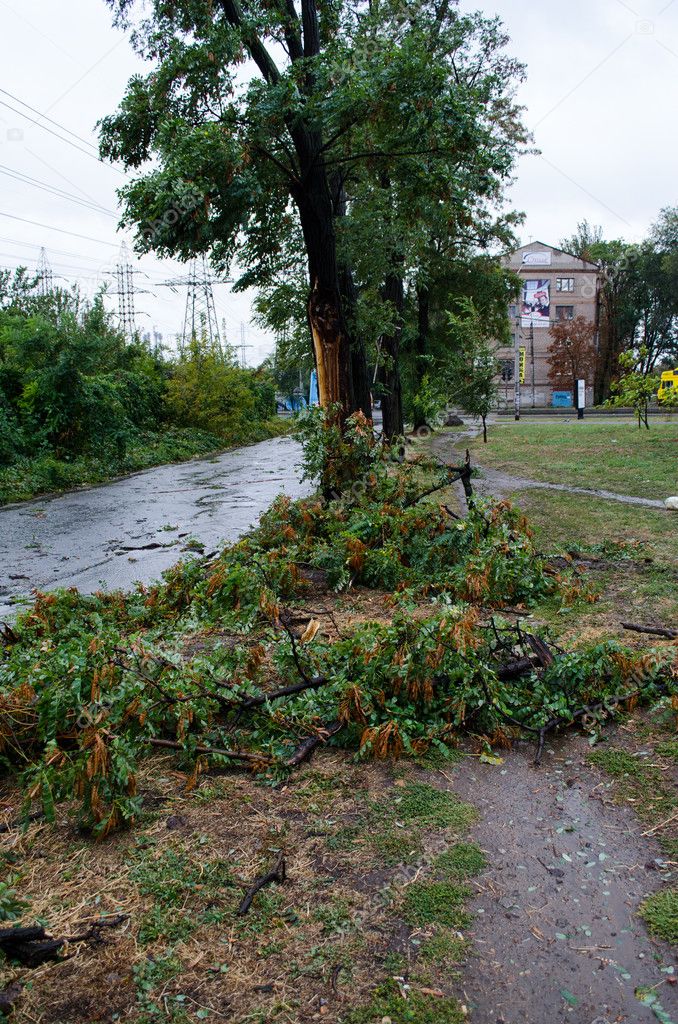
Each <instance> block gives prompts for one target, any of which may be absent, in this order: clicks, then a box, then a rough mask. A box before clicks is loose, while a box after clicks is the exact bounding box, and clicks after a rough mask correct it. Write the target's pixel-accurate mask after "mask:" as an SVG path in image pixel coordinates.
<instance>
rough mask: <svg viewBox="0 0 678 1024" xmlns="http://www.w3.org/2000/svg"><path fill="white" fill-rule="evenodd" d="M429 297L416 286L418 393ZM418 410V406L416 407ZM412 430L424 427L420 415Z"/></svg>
mask: <svg viewBox="0 0 678 1024" xmlns="http://www.w3.org/2000/svg"><path fill="white" fill-rule="evenodd" d="M430 317H431V295H430V293H429V290H428V287H427V286H426V285H424V284H418V285H417V336H416V338H415V342H414V389H415V391H418V390H419V388H420V387H421V383H422V380H423V377H424V368H425V365H426V364H425V357H426V355H427V352H428V336H429V331H430V329H431V321H430ZM416 408H417V409H419V406H418V405H417V406H416ZM415 419H417V422H416V423H415V424H414V429H415V430H417V429H418V428H420V427H426V426H428V424H427V423H426V422H425V420H424V417H423V416H422V415H418V416H415Z"/></svg>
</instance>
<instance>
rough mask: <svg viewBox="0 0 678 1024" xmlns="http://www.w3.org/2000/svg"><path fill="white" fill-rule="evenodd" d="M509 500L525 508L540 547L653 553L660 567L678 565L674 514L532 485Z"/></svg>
mask: <svg viewBox="0 0 678 1024" xmlns="http://www.w3.org/2000/svg"><path fill="white" fill-rule="evenodd" d="M677 453H678V449H677ZM511 501H513V502H515V503H516V504H519V505H520V507H521V508H522V509H523V511H524V512H525V514H526V515H527V517H528V519H529V521H530V526H531V527H532V529H533V530H534V531H535V534H536V539H537V543H538V545H539V547H541V548H542V549H544V550H547V551H553V550H554V549H556V548H566V549H567V548H572V549H573V550H575V551H581V553H582V554H584V555H586V554H587V553H591V554H592V555H596V556H601V555H602V556H604V557H608V558H611V559H619V558H632V559H637V558H646V557H651V558H655V559H658V560H659V561H660V563H661V564H660V566H659V568H660V569H663V568H664V567H665V566H666V565H671V566H673V567H678V549H677V548H676V516H675V514H674V516H673V517H672V516H671V514H670V513H669V512H664V511H662V510H661V509H653V508H644V507H643V506H640V505H624V504H622V502H619V501H611V500H610V499H605V498H590V497H587V496H586V495H582V494H567V493H566V492H564V491H543V490H539V489H536V488H535V490H531V491H523V492H520V493H518V492H515V493H513V494H512V495H511Z"/></svg>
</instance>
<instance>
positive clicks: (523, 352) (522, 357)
mask: <svg viewBox="0 0 678 1024" xmlns="http://www.w3.org/2000/svg"><path fill="white" fill-rule="evenodd" d="M526 363H527V348H526V347H525V345H521V346H520V348H519V349H518V368H519V376H518V380H519V381H520V383H521V384H524V383H525V366H526Z"/></svg>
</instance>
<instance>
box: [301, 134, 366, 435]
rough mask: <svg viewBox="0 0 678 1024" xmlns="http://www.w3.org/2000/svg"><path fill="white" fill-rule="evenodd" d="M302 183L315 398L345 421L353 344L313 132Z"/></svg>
mask: <svg viewBox="0 0 678 1024" xmlns="http://www.w3.org/2000/svg"><path fill="white" fill-rule="evenodd" d="M297 152H298V154H299V162H300V164H301V170H302V174H301V179H302V181H303V186H302V185H301V184H300V185H298V186H296V187H293V188H292V194H293V198H294V201H295V203H296V206H297V209H298V211H299V220H300V223H301V230H302V233H303V236H304V242H305V247H306V255H307V261H308V278H309V284H310V288H311V291H310V295H309V299H308V307H307V309H308V324H309V328H310V331H311V338H312V340H313V354H314V356H315V363H316V370H317V373H318V398H319V400H320V405H321V406H322V407H323V408H324V409H327V408H329V407H331V406H336V407H338V415H339V418H340V420H341V421H343V420H344V419H345V418H346V417H347V416H348V415H349V413H350V412H351V411H352V410H351V406H352V404H353V403H352V401H351V345H350V338H349V333H348V329H347V326H346V321H345V318H344V311H343V307H342V301H341V290H340V287H339V268H338V264H337V240H336V234H335V230H334V204H333V202H332V196H331V193H330V187H329V182H328V178H327V169H326V167H325V164H324V161H323V158H322V139H321V137H320V134H319V133H317V132H313V131H307V132H303V133H302V134H301V135H300V137H299V138H298V139H297Z"/></svg>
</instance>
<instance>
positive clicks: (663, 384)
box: [657, 369, 678, 405]
mask: <svg viewBox="0 0 678 1024" xmlns="http://www.w3.org/2000/svg"><path fill="white" fill-rule="evenodd" d="M677 396H678V369H675V370H664V372H663V373H662V378H661V381H660V384H659V391H658V392H657V398H658V399H659V401H660V402H671V404H672V405H673V403H674V402H675V401H676V397H677Z"/></svg>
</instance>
